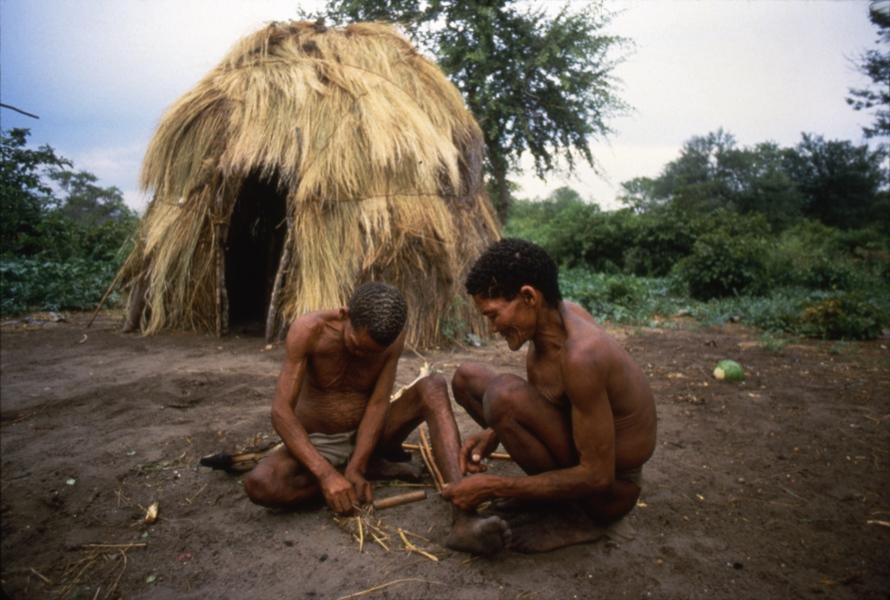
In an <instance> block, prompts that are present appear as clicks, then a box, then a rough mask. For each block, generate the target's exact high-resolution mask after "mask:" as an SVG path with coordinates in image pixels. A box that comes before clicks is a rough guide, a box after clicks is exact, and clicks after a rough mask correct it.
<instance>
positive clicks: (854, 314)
mask: <svg viewBox="0 0 890 600" xmlns="http://www.w3.org/2000/svg"><path fill="white" fill-rule="evenodd" d="M885 324H887V315H886V314H885V313H884V312H883V311H881V309H880V308H879V307H878V306H877V305H876V304H874V303H872V302H870V301H868V300H866V299H864V298H861V297H859V296H856V295H853V294H843V295H840V296H834V297H831V298H825V299H822V300H818V301H815V302H812V303H810V304H808V305H807V306H805V307H804V310H803V312H802V314H801V316H800V325H801V331H802V332H803V333H804V334H805V335H808V336H810V337H819V338H824V339H830V340H842V339H843V340H870V339H875V338H877V337H878V336H880V335H881V331H882V329H883V327H884V325H885Z"/></svg>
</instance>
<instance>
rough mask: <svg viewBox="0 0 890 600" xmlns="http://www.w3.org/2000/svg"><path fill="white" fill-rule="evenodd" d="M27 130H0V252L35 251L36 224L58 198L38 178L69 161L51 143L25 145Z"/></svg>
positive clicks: (38, 244) (38, 247)
mask: <svg viewBox="0 0 890 600" xmlns="http://www.w3.org/2000/svg"><path fill="white" fill-rule="evenodd" d="M28 135H30V130H28V129H10V130H9V131H2V132H0V214H2V215H3V217H2V218H0V254H13V255H16V254H25V255H30V254H35V253H36V252H38V251H39V250H40V243H39V239H38V238H39V226H40V223H41V221H42V218H43V215H44V214H45V213H46V212H47V211H49V210H51V209H52V208H55V207H56V205H57V203H58V200H57V199H56V198H55V196H54V195H53V192H52V189H51V188H50V187H49V186H48V185H47V184H46V183H45V182H44V180H43V179H42V177H43V175H44V174H46V171H47V170H49V169H59V168H63V167H66V166H69V165H70V164H71V161H69V160H68V159H66V158H62V157H61V156H58V155H57V154H56V152H55V150H53V149H52V148H51V147H49V146H46V145H44V146H41V147H40V148H38V149H37V150H31V149H29V148H26V147H25V144H26V143H27V141H28Z"/></svg>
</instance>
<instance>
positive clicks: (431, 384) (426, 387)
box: [414, 373, 451, 409]
mask: <svg viewBox="0 0 890 600" xmlns="http://www.w3.org/2000/svg"><path fill="white" fill-rule="evenodd" d="M414 385H415V386H416V389H417V392H418V396H419V397H420V401H421V402H422V403H423V406H424V407H425V408H428V409H438V408H442V407H445V406H450V405H451V403H450V401H449V399H448V381H447V380H446V379H445V377H443V376H442V375H441V374H439V373H433V374H432V375H427V376H426V377H424V378H423V379H421V380H420V381H418V382H417V383H416V384H414Z"/></svg>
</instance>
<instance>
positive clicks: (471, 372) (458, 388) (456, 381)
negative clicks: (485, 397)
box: [451, 363, 484, 408]
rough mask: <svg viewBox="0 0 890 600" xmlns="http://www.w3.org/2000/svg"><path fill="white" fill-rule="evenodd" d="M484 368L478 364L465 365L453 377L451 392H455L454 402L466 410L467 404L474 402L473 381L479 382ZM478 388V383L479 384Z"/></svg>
mask: <svg viewBox="0 0 890 600" xmlns="http://www.w3.org/2000/svg"><path fill="white" fill-rule="evenodd" d="M483 373H484V368H483V367H480V365H478V364H476V363H463V364H462V365H460V366H459V367H458V368H457V370H456V371H454V375H453V376H452V377H451V390H452V392H454V401H455V402H457V403H458V404H459V405H461V406H463V407H464V408H466V406H467V403H468V402H470V401H472V400H473V396H474V393H473V383H472V382H473V381H477V382H478V381H479V379H480V376H481V375H483ZM477 386H478V383H477Z"/></svg>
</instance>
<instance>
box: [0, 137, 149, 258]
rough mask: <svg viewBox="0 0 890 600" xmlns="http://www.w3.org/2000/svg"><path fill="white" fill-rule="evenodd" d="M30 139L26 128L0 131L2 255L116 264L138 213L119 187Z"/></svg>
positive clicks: (0, 247) (50, 148)
mask: <svg viewBox="0 0 890 600" xmlns="http://www.w3.org/2000/svg"><path fill="white" fill-rule="evenodd" d="M28 135H29V131H28V130H27V129H11V130H9V131H3V132H0V202H2V204H0V207H2V216H3V218H2V219H0V233H2V237H0V255H3V256H6V257H27V256H35V255H39V256H40V257H41V258H47V259H52V260H66V259H68V258H72V257H83V258H89V259H95V260H102V261H111V260H113V259H114V258H115V256H116V254H117V253H118V250H119V249H120V248H121V246H122V245H123V244H124V243H125V242H126V240H127V239H128V238H129V237H130V235H131V233H132V231H133V229H134V228H135V226H136V222H137V221H138V218H137V216H136V213H135V212H134V211H133V210H131V209H130V208H129V207H127V205H126V204H125V203H124V198H123V194H122V193H121V191H120V190H119V189H118V188H116V187H107V188H103V187H101V186H99V185H97V181H98V179H97V178H96V176H95V175H93V174H92V173H88V172H86V171H76V172H75V171H72V170H70V169H69V167H71V166H72V163H71V161H70V160H68V159H66V158H63V157H61V156H59V155H57V154H56V151H55V150H54V149H53V148H52V147H50V146H48V145H44V146H41V147H40V148H38V149H37V150H32V149H29V148H27V147H26V144H27V140H28ZM50 182H52V183H53V184H55V189H54V188H53V186H52V185H50ZM59 192H61V193H59Z"/></svg>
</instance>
